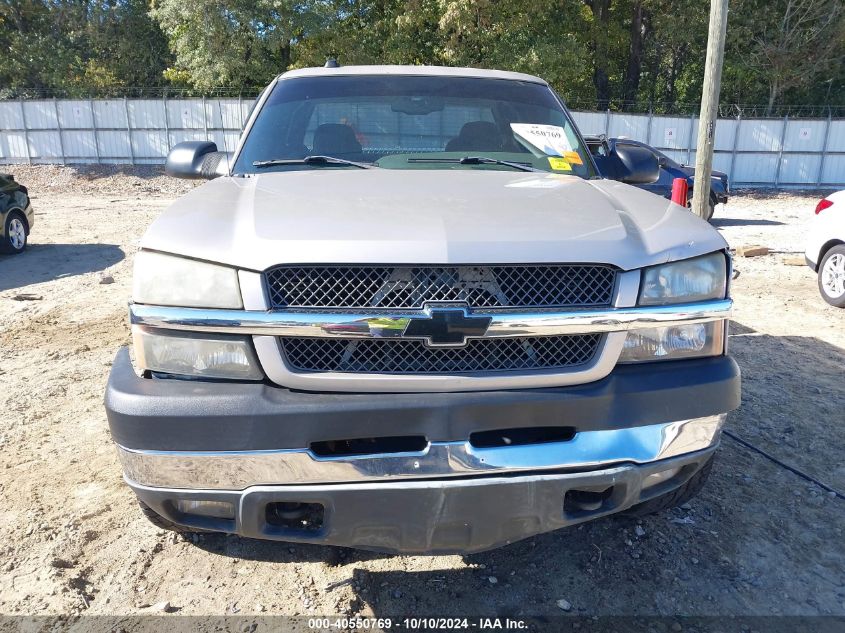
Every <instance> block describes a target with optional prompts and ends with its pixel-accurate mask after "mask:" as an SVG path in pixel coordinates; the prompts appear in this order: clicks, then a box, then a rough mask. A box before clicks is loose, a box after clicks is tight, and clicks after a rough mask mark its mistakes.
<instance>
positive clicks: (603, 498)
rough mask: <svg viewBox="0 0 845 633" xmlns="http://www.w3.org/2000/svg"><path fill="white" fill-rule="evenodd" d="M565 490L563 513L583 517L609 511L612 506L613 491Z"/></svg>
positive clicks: (607, 489) (610, 488)
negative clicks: (587, 514) (586, 514)
mask: <svg viewBox="0 0 845 633" xmlns="http://www.w3.org/2000/svg"><path fill="white" fill-rule="evenodd" d="M614 488H615V486H610V487H608V488H605V489H604V490H567V491H566V495H565V496H564V498H563V511H564V512H565V513H566V514H569V515H583V514H585V513H594V512H600V511H604V510H608V509H610V507H611V505H612V504H613V490H614Z"/></svg>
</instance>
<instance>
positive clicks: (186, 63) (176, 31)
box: [151, 0, 327, 89]
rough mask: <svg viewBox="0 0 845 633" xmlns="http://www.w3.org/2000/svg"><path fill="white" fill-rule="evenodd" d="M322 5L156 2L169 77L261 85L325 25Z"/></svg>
mask: <svg viewBox="0 0 845 633" xmlns="http://www.w3.org/2000/svg"><path fill="white" fill-rule="evenodd" d="M326 6H327V5H326V4H323V3H315V2H304V3H301V4H300V3H298V2H296V1H295V0H194V1H193V2H190V3H187V2H184V0H157V2H156V3H155V5H154V6H153V9H152V12H151V14H152V16H153V17H154V18H155V20H156V21H157V22H158V24H159V25H160V26H161V29H162V30H163V31H164V33H165V34H166V35H167V37H168V38H169V40H170V48H171V50H172V51H173V54H174V55H175V58H176V61H175V66H174V68H172V69H170V70H169V73H168V74H169V75H170V76H173V77H185V78H186V79H187V80H188V81H189V83H191V84H192V85H193V86H196V87H197V88H201V89H208V88H212V87H214V86H259V85H264V84H266V83H267V82H269V81H270V79H272V78H273V77H274V76H275V75H278V74H279V73H282V72H284V71H285V70H287V69H288V68H289V67H290V66H291V64H292V62H293V59H294V48H295V46H296V45H297V43H298V42H300V41H301V40H302V39H303V38H305V37H307V36H308V34H309V33H311V32H314V31H317V30H318V29H320V28H322V27H323V26H324V18H325V17H326V16H325V14H324V13H323V12H322V11H323V10H325V9H326Z"/></svg>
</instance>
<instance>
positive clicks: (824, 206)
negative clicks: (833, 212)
mask: <svg viewBox="0 0 845 633" xmlns="http://www.w3.org/2000/svg"><path fill="white" fill-rule="evenodd" d="M832 206H833V202H832V201H830V200H828V199H827V198H824V199H822V200H819V203H818V204H817V205H816V215H818V214H819V213H821V212H822V211H824V210H825V209H827V208H828V207H832Z"/></svg>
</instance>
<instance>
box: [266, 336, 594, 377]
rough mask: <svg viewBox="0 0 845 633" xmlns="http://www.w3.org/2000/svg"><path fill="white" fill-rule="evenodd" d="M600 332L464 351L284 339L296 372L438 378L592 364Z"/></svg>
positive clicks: (486, 342)
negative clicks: (439, 376) (438, 374)
mask: <svg viewBox="0 0 845 633" xmlns="http://www.w3.org/2000/svg"><path fill="white" fill-rule="evenodd" d="M601 337H602V335H601V334H577V335H570V336H535V337H516V338H489V339H470V340H469V341H468V342H467V344H466V346H464V347H441V348H436V347H427V346H426V345H425V343H424V342H423V341H416V340H384V339H360V340H354V339H336V338H286V337H282V338H281V343H282V349H283V351H284V354H285V357H286V358H287V362H288V365H289V366H290V367H291V368H292V369H294V370H296V371H323V372H347V373H391V374H437V373H440V374H442V373H471V372H489V371H520V370H539V369H565V368H571V367H577V366H579V365H584V364H586V363H588V362H590V361H591V360H592V359H593V357H594V356H595V355H596V352H597V350H598V348H599V344H600V342H601Z"/></svg>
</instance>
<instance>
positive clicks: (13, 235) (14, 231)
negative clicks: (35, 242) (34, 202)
mask: <svg viewBox="0 0 845 633" xmlns="http://www.w3.org/2000/svg"><path fill="white" fill-rule="evenodd" d="M28 238H29V231H27V228H26V218H25V217H24V216H23V213H21V212H20V211H12V212H11V213H9V215H7V216H6V223H5V224H4V226H3V237H2V238H0V251H2V252H3V253H11V254H12V255H18V254H20V253H23V252H24V250H26V243H27V240H28Z"/></svg>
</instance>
